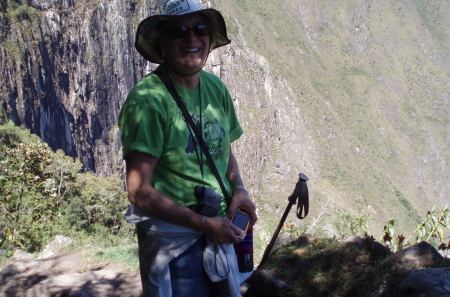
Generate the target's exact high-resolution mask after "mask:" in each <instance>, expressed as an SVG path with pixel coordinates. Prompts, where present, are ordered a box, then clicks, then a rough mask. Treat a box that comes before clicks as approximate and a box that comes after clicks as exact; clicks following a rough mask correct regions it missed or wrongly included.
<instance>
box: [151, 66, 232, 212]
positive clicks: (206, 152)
mask: <svg viewBox="0 0 450 297" xmlns="http://www.w3.org/2000/svg"><path fill="white" fill-rule="evenodd" d="M153 73H154V74H156V75H157V76H158V77H159V79H160V80H161V81H162V82H163V84H164V85H165V86H166V88H167V90H168V91H169V93H170V94H171V95H172V97H173V99H174V100H175V102H176V103H177V105H178V107H179V108H180V110H181V112H182V113H183V116H184V119H185V121H186V122H187V124H188V125H189V126H190V128H191V130H192V131H194V134H195V137H196V138H197V140H198V142H199V143H200V147H201V148H202V151H203V154H204V155H205V157H206V159H207V160H208V164H209V167H210V168H211V171H212V173H213V174H214V176H215V177H216V179H217V182H218V183H219V185H220V189H221V190H222V193H223V196H224V197H225V202H226V203H227V205H230V203H231V199H230V197H229V195H228V192H227V190H226V188H225V186H224V184H223V181H222V178H221V177H220V174H219V171H217V168H216V164H214V161H213V159H212V157H211V154H210V153H209V148H208V145H207V144H206V143H205V142H204V141H203V137H201V134H200V131H198V129H197V127H196V126H195V124H194V121H193V120H192V117H191V116H190V115H189V112H188V110H187V108H186V106H185V105H184V103H183V101H182V100H181V98H180V95H179V94H178V92H177V90H176V89H175V86H174V85H173V83H172V81H171V80H170V79H169V78H168V77H167V76H166V75H164V74H163V73H162V72H161V71H160V70H158V69H157V70H155V71H153ZM194 143H195V142H194Z"/></svg>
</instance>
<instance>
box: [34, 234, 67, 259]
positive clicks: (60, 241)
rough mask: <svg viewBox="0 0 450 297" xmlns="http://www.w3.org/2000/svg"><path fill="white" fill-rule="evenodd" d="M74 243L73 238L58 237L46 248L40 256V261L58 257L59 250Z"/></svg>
mask: <svg viewBox="0 0 450 297" xmlns="http://www.w3.org/2000/svg"><path fill="white" fill-rule="evenodd" d="M72 241H73V240H72V238H69V237H66V236H62V235H56V237H55V239H53V240H52V241H51V242H49V243H48V244H47V245H46V246H45V248H44V249H43V250H42V252H41V253H40V254H39V257H38V259H48V258H51V257H54V256H56V254H57V250H58V249H60V248H61V247H63V246H67V245H69V244H70V243H72Z"/></svg>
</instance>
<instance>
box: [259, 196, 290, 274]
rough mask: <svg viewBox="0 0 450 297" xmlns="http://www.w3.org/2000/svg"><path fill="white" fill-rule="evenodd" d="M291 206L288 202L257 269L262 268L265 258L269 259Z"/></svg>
mask: <svg viewBox="0 0 450 297" xmlns="http://www.w3.org/2000/svg"><path fill="white" fill-rule="evenodd" d="M292 204H293V203H292V202H289V204H288V206H287V207H286V209H285V210H284V213H283V216H282V217H281V220H280V223H279V224H278V227H277V229H276V230H275V233H274V234H273V236H272V239H271V240H270V243H269V245H268V246H267V247H266V250H265V251H264V254H263V257H262V259H261V262H260V263H259V266H258V267H260V266H262V265H263V264H264V262H266V260H267V258H268V257H269V254H270V251H271V250H272V247H273V245H274V244H275V241H276V240H277V237H278V234H279V233H280V230H281V228H282V227H283V225H284V221H286V218H287V216H288V214H289V211H290V210H291V208H292Z"/></svg>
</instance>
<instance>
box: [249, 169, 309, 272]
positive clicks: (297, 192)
mask: <svg viewBox="0 0 450 297" xmlns="http://www.w3.org/2000/svg"><path fill="white" fill-rule="evenodd" d="M298 177H299V179H298V182H297V184H296V185H295V189H294V192H293V193H292V194H291V196H289V198H288V201H289V203H288V205H287V207H286V209H285V211H284V213H283V216H282V217H281V220H280V223H279V224H278V227H277V229H276V230H275V233H274V234H273V236H272V240H270V243H269V245H268V246H267V247H266V250H265V251H264V254H263V257H262V259H261V262H260V263H259V266H258V268H259V267H261V266H262V265H263V264H264V263H265V262H266V260H267V258H268V257H269V254H270V251H271V250H272V247H273V245H274V244H275V241H276V239H277V237H278V234H279V233H280V230H281V228H282V227H283V224H284V221H286V218H287V216H288V214H289V211H290V210H291V207H292V205H294V204H296V203H297V199H298V205H297V218H299V219H303V218H305V217H306V216H307V215H308V211H309V198H308V186H307V185H306V181H307V180H308V179H309V178H308V177H307V176H306V175H304V174H303V173H299V174H298ZM303 211H304V215H302V212H303Z"/></svg>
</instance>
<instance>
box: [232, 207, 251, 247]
mask: <svg viewBox="0 0 450 297" xmlns="http://www.w3.org/2000/svg"><path fill="white" fill-rule="evenodd" d="M231 222H232V223H233V224H235V225H236V226H237V227H239V228H240V229H242V233H241V234H239V235H238V237H239V239H241V240H243V239H244V238H245V235H247V231H248V227H249V225H250V216H249V215H248V214H246V213H245V212H243V211H241V210H240V209H236V210H235V212H234V213H233V216H232V217H231Z"/></svg>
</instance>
